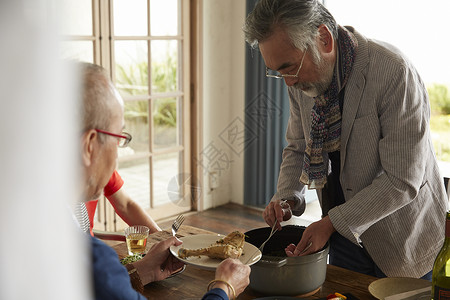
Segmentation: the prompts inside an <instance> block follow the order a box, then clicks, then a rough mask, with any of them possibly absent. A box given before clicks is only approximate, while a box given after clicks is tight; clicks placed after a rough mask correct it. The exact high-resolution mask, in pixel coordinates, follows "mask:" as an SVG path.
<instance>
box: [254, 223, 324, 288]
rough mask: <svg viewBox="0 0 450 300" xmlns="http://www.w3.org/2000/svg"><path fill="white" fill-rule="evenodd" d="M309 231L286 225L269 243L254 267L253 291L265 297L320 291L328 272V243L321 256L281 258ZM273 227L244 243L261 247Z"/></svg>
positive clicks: (257, 232) (256, 233)
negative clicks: (290, 245)
mask: <svg viewBox="0 0 450 300" xmlns="http://www.w3.org/2000/svg"><path fill="white" fill-rule="evenodd" d="M305 229H306V227H304V226H296V225H287V226H284V227H283V229H282V230H281V231H277V232H276V233H275V234H274V235H273V236H272V237H271V238H270V240H269V241H268V242H267V243H266V245H265V246H264V249H263V253H262V254H263V255H262V258H261V260H260V261H258V262H257V263H256V264H254V265H252V266H251V268H252V270H251V273H250V287H251V288H252V289H253V290H255V291H257V292H259V293H262V294H266V295H289V296H294V295H302V294H307V293H310V292H312V291H314V290H316V289H318V288H319V287H320V286H321V285H322V284H323V282H324V281H325V276H326V272H327V256H328V251H329V246H328V243H327V244H326V245H325V247H324V248H323V249H321V250H320V251H318V252H315V253H312V254H309V255H305V256H298V257H286V256H285V255H284V257H282V256H281V255H283V252H284V249H285V248H286V247H287V246H288V245H289V244H295V245H297V244H298V242H299V241H300V239H301V237H302V234H303V232H304V230H305ZM270 230H271V228H270V227H264V228H257V229H253V230H250V231H247V232H246V233H245V236H246V237H245V240H246V241H247V242H249V243H250V244H253V245H254V246H256V247H259V246H260V245H261V244H262V243H263V242H264V241H265V240H266V239H267V237H268V236H269V234H270Z"/></svg>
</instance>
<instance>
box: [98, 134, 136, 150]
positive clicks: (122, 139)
mask: <svg viewBox="0 0 450 300" xmlns="http://www.w3.org/2000/svg"><path fill="white" fill-rule="evenodd" d="M95 131H97V132H99V133H103V134H107V135H110V136H113V137H116V138H119V140H118V141H117V146H119V147H120V148H125V147H126V146H128V144H129V143H130V141H131V139H132V136H131V134H129V133H127V132H122V135H120V134H115V133H112V132H109V131H104V130H100V129H95Z"/></svg>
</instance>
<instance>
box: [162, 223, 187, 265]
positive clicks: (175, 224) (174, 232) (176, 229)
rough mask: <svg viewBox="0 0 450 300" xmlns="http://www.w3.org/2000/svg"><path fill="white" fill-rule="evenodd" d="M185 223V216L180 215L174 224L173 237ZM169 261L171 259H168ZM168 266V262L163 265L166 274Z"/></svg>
mask: <svg viewBox="0 0 450 300" xmlns="http://www.w3.org/2000/svg"><path fill="white" fill-rule="evenodd" d="M183 222H184V216H183V214H181V215H179V216H178V217H177V218H176V219H175V220H174V221H173V223H172V235H173V236H175V234H176V233H177V231H178V229H180V226H181V224H183ZM167 259H169V258H167ZM166 266H167V260H166V261H165V262H164V263H163V264H162V265H161V272H164V270H165V269H166Z"/></svg>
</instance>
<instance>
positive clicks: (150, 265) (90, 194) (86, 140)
mask: <svg viewBox="0 0 450 300" xmlns="http://www.w3.org/2000/svg"><path fill="white" fill-rule="evenodd" d="M81 66H82V68H81V73H82V100H83V104H82V105H83V107H82V114H83V116H82V118H81V120H82V129H81V132H82V134H81V143H80V154H81V174H82V175H83V178H84V180H83V181H82V184H83V185H82V188H81V190H82V191H83V197H84V199H87V200H92V199H98V197H99V196H100V195H101V193H102V191H103V188H104V187H105V185H106V183H107V182H108V180H109V178H110V177H111V174H112V173H113V172H114V169H115V167H116V160H117V146H118V145H126V144H127V143H128V142H129V141H130V140H131V136H130V135H129V134H127V133H124V132H122V130H123V127H124V119H123V101H122V98H121V97H120V95H119V93H118V92H117V90H116V89H115V88H114V86H113V85H112V83H111V81H110V80H109V78H108V76H107V74H106V73H105V71H104V70H103V69H102V68H101V67H99V66H96V65H92V64H82V65H81ZM87 236H88V237H89V238H90V239H91V246H92V269H93V281H94V292H95V298H96V299H98V300H100V299H105V300H106V299H108V300H109V299H145V297H143V296H142V295H141V294H139V293H138V292H137V291H142V290H143V288H144V285H146V284H148V283H150V282H153V281H158V280H162V279H165V278H167V276H169V275H170V274H172V272H174V271H175V270H177V269H179V268H181V267H182V266H183V263H182V262H180V261H179V260H177V259H176V258H175V257H173V256H172V255H171V254H170V252H169V248H170V246H172V245H180V244H181V241H180V240H178V239H177V238H175V237H171V238H169V239H167V240H165V241H162V242H160V243H158V244H156V245H154V246H153V247H152V248H151V249H150V251H149V252H148V253H147V255H146V256H144V258H142V259H141V260H138V261H137V262H135V263H132V264H128V265H126V266H125V267H124V266H122V264H121V263H120V261H119V258H118V257H117V254H116V252H115V251H114V250H113V249H111V248H110V247H108V246H107V245H106V244H104V243H103V242H101V241H100V240H98V239H96V238H94V237H91V236H90V235H87ZM249 275H250V267H249V266H246V265H243V264H242V262H240V261H239V260H237V259H227V260H224V261H223V262H222V263H221V264H220V265H219V267H218V268H217V270H216V275H215V279H216V281H214V282H212V283H211V285H210V286H211V287H213V289H212V290H210V291H208V293H206V294H205V295H204V298H203V299H205V300H206V299H223V300H227V299H229V296H234V295H236V296H237V295H239V294H240V293H242V291H243V290H244V289H245V287H246V286H247V285H248V284H249ZM130 280H131V284H130ZM205 285H206V283H205ZM133 288H134V289H133ZM136 290H137V291H136Z"/></svg>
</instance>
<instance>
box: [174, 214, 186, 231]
mask: <svg viewBox="0 0 450 300" xmlns="http://www.w3.org/2000/svg"><path fill="white" fill-rule="evenodd" d="M183 222H184V216H183V214H181V215H179V216H178V217H177V218H176V219H175V221H173V223H172V235H173V236H175V234H176V233H177V231H178V229H180V226H181V224H183Z"/></svg>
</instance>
